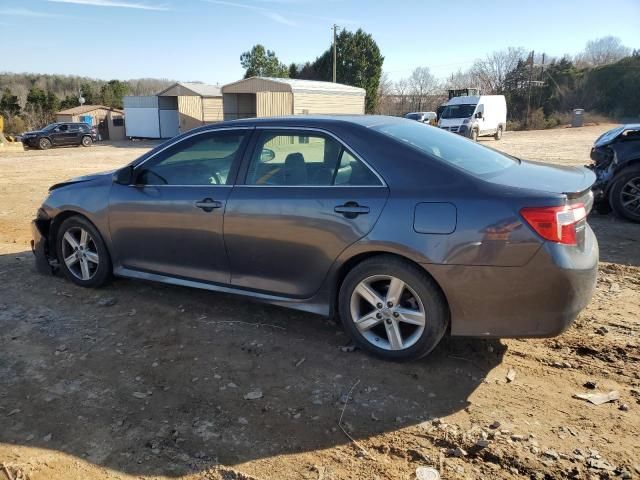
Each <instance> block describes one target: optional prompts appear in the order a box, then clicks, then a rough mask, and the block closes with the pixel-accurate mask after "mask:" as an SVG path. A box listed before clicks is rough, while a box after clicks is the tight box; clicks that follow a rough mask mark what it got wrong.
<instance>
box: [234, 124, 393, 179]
mask: <svg viewBox="0 0 640 480" xmlns="http://www.w3.org/2000/svg"><path fill="white" fill-rule="evenodd" d="M255 129H256V130H294V131H298V132H299V131H305V132H317V133H322V134H324V135H328V136H330V137H332V138H333V139H334V140H336V141H337V142H338V143H340V145H342V146H343V147H344V148H346V149H347V150H348V151H349V152H350V153H351V154H353V156H354V157H355V158H356V159H357V160H359V161H361V162H362V163H363V164H364V165H365V166H366V167H367V168H368V169H369V171H370V172H371V173H373V174H374V175H375V176H376V178H377V179H378V180H379V181H380V185H249V184H247V183H236V186H238V187H258V188H264V187H271V188H309V187H311V188H389V187H388V185H387V182H385V181H384V178H382V176H381V175H380V174H379V173H378V172H377V171H376V170H375V169H374V168H373V167H372V166H371V165H369V163H368V162H367V161H366V160H365V159H364V158H362V156H360V154H359V153H358V152H356V151H355V150H354V149H353V148H351V146H350V145H349V144H348V143H347V142H345V141H344V140H342V139H341V138H340V137H338V136H337V135H336V134H335V133H333V132H330V131H328V130H325V129H323V128H319V127H279V126H271V125H256V127H255ZM256 146H257V145H256ZM251 160H252V159H251V158H250V159H249V162H251ZM249 166H250V165H249ZM244 181H245V182H246V181H247V179H246V178H245V179H244Z"/></svg>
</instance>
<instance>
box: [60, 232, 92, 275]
mask: <svg viewBox="0 0 640 480" xmlns="http://www.w3.org/2000/svg"><path fill="white" fill-rule="evenodd" d="M62 260H63V261H64V263H65V265H66V266H67V269H68V270H69V271H70V272H71V274H72V275H73V276H74V277H76V278H78V279H80V280H83V281H87V280H91V279H92V278H93V277H94V276H95V274H96V272H97V271H98V265H100V256H99V255H98V248H97V246H96V242H95V240H94V239H93V237H92V236H91V234H90V233H89V232H87V231H86V230H85V229H84V228H81V227H72V228H70V229H69V230H67V231H66V232H65V234H64V235H63V237H62Z"/></svg>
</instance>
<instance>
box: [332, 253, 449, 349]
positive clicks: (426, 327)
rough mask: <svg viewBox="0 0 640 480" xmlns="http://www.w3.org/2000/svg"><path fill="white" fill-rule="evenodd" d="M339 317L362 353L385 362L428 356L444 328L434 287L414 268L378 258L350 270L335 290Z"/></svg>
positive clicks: (444, 315) (441, 299)
mask: <svg viewBox="0 0 640 480" xmlns="http://www.w3.org/2000/svg"><path fill="white" fill-rule="evenodd" d="M338 302H339V303H338V306H339V311H340V318H341V320H342V323H343V325H344V328H345V330H346V331H347V332H348V333H349V334H350V336H351V337H352V339H353V341H354V342H355V343H356V344H357V345H358V346H359V347H360V348H362V349H363V350H366V351H367V352H369V353H372V354H374V355H376V356H379V357H382V358H385V359H390V360H412V359H416V358H420V357H423V356H424V355H427V354H428V353H429V352H431V351H432V350H433V349H434V348H435V347H436V345H437V344H438V343H439V342H440V340H441V339H442V337H443V336H444V333H445V331H446V327H447V323H448V309H447V305H446V301H445V299H444V297H443V295H442V292H441V291H440V289H439V288H438V286H437V285H436V284H435V282H434V281H433V280H432V279H431V278H430V277H429V276H428V275H427V274H426V272H424V271H422V270H420V269H419V268H418V267H416V266H415V265H413V264H411V263H409V262H407V261H404V260H402V259H399V258H396V257H393V256H387V255H382V256H379V257H374V258H371V259H369V260H365V261H363V262H362V263H360V264H358V265H357V266H356V267H355V268H353V270H351V271H350V272H349V273H348V274H347V276H346V278H345V279H344V282H343V283H342V286H341V288H340V295H339V300H338Z"/></svg>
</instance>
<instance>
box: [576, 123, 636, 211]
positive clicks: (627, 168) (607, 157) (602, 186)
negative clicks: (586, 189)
mask: <svg viewBox="0 0 640 480" xmlns="http://www.w3.org/2000/svg"><path fill="white" fill-rule="evenodd" d="M591 159H592V160H593V164H592V165H589V168H591V169H592V170H593V171H594V172H595V174H596V177H597V180H596V183H595V185H594V186H593V191H594V193H595V200H596V205H597V206H598V207H599V208H600V209H601V210H604V211H606V210H608V209H610V208H613V210H614V211H615V212H616V213H617V214H618V215H620V216H622V217H625V218H627V219H629V220H631V221H634V222H640V124H634V125H622V126H620V127H616V128H614V129H612V130H609V131H608V132H606V133H604V134H602V135H601V136H600V137H598V139H597V140H596V142H595V144H594V145H593V148H592V149H591Z"/></svg>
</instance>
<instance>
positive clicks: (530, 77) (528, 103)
mask: <svg viewBox="0 0 640 480" xmlns="http://www.w3.org/2000/svg"><path fill="white" fill-rule="evenodd" d="M533 56H534V51H533V50H531V56H530V57H529V93H528V94H527V118H526V125H527V126H529V111H530V109H531V81H532V80H533Z"/></svg>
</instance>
